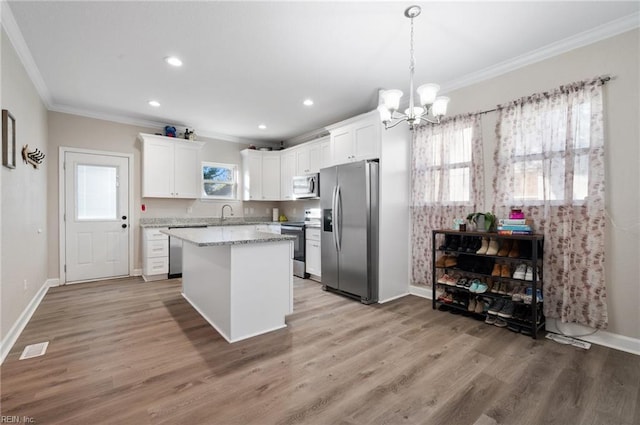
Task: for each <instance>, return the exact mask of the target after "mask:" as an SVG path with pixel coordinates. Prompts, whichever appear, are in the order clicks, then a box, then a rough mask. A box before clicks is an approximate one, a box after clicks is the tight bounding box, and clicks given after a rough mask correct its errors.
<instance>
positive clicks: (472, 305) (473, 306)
mask: <svg viewBox="0 0 640 425" xmlns="http://www.w3.org/2000/svg"><path fill="white" fill-rule="evenodd" d="M477 302H478V301H476V299H475V298H470V299H469V305H467V311H470V312H472V313H473V312H474V311H476V303H477Z"/></svg>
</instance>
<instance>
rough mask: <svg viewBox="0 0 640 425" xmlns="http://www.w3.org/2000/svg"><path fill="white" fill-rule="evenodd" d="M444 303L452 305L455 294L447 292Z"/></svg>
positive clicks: (443, 298)
mask: <svg viewBox="0 0 640 425" xmlns="http://www.w3.org/2000/svg"><path fill="white" fill-rule="evenodd" d="M442 301H443V302H445V303H447V304H452V303H453V293H451V292H449V291H447V292H445V293H444V295H443V296H442Z"/></svg>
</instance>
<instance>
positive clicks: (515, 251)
mask: <svg viewBox="0 0 640 425" xmlns="http://www.w3.org/2000/svg"><path fill="white" fill-rule="evenodd" d="M518 257H520V244H519V243H518V240H517V239H516V240H514V241H513V243H512V244H511V250H510V251H509V258H518Z"/></svg>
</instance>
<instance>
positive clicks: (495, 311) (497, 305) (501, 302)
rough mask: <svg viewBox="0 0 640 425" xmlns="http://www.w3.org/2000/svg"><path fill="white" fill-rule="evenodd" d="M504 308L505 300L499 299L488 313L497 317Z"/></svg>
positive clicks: (492, 304)
mask: <svg viewBox="0 0 640 425" xmlns="http://www.w3.org/2000/svg"><path fill="white" fill-rule="evenodd" d="M502 307H504V300H503V299H502V298H497V299H495V300H494V301H493V302H492V303H491V305H490V306H489V310H488V311H487V313H489V314H493V315H497V314H498V313H499V312H500V310H502Z"/></svg>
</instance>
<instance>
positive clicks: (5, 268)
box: [0, 29, 52, 345]
mask: <svg viewBox="0 0 640 425" xmlns="http://www.w3.org/2000/svg"><path fill="white" fill-rule="evenodd" d="M1 44H2V76H1V86H2V109H8V110H9V111H10V112H11V114H12V115H13V116H14V118H15V119H16V150H17V164H16V168H15V169H13V170H10V169H8V168H6V167H1V168H2V171H1V173H2V205H1V208H2V218H1V220H2V222H1V226H2V245H1V246H2V247H3V248H4V249H3V250H2V266H1V269H0V270H1V273H2V276H1V280H0V300H1V301H0V304H1V307H0V308H1V312H0V320H1V323H0V340H2V342H3V345H4V343H5V342H6V341H5V338H6V337H7V335H8V333H9V330H10V329H11V328H12V326H13V325H14V324H15V323H16V321H17V320H18V318H19V317H20V315H21V314H22V312H23V311H24V310H25V309H26V307H27V305H28V304H29V303H30V302H31V300H32V299H33V298H34V297H35V296H36V294H37V292H38V291H39V290H40V289H41V288H42V286H43V285H44V284H45V281H46V279H47V267H46V265H47V237H48V226H47V190H46V189H47V183H46V181H47V173H48V169H49V167H50V166H51V165H52V163H51V158H50V157H49V150H48V144H47V110H46V108H45V107H44V104H43V103H42V101H41V100H40V97H39V95H38V93H37V91H36V89H35V87H34V86H33V84H32V83H31V80H30V79H29V77H28V76H27V73H26V71H25V69H24V68H23V66H22V63H21V62H20V60H19V58H18V56H17V54H16V51H15V50H14V48H13V46H12V45H11V42H10V41H9V39H8V37H7V34H6V33H5V32H4V29H2V40H1ZM25 144H28V145H29V148H30V149H34V148H38V149H40V151H42V152H44V153H45V154H46V155H47V157H46V158H45V161H44V164H42V165H40V168H39V169H37V170H36V169H34V168H33V167H32V166H31V165H26V164H23V163H22V160H21V157H20V151H21V149H22V146H23V145H25ZM25 282H26V289H25Z"/></svg>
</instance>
